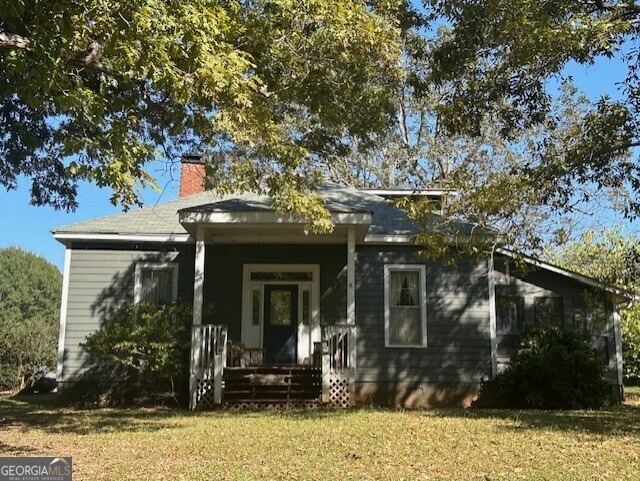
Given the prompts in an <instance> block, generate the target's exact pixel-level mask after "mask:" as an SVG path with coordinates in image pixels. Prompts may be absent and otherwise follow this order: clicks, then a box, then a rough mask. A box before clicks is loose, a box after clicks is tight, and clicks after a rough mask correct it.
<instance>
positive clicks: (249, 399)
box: [224, 365, 322, 405]
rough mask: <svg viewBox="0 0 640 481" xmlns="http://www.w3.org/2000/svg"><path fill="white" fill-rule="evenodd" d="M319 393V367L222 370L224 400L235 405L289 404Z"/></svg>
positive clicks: (320, 388) (320, 377)
mask: <svg viewBox="0 0 640 481" xmlns="http://www.w3.org/2000/svg"><path fill="white" fill-rule="evenodd" d="M321 396H322V369H320V368H317V367H311V366H296V365H287V366H283V365H280V366H251V367H244V368H243V367H231V368H226V369H225V371H224V402H225V404H238V405H273V404H274V403H275V404H278V403H280V404H282V405H290V404H291V403H295V404H299V403H304V402H316V401H318V400H319V399H320V398H321Z"/></svg>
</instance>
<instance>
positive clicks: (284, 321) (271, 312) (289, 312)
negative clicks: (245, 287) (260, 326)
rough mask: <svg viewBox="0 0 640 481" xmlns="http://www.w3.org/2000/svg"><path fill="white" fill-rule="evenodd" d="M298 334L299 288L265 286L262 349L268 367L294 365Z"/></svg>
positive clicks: (292, 286)
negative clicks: (272, 365) (270, 365)
mask: <svg viewBox="0 0 640 481" xmlns="http://www.w3.org/2000/svg"><path fill="white" fill-rule="evenodd" d="M297 331H298V286H297V285H273V284H272V285H265V286H264V337H263V339H264V340H263V347H264V348H265V349H266V350H267V352H266V353H265V356H266V362H267V363H268V364H295V363H296V354H297V353H296V347H297Z"/></svg>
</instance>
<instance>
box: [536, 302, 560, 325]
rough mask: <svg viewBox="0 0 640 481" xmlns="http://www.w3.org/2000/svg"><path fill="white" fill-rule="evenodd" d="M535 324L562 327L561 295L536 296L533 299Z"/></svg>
mask: <svg viewBox="0 0 640 481" xmlns="http://www.w3.org/2000/svg"><path fill="white" fill-rule="evenodd" d="M534 307H535V316H536V326H539V327H559V328H560V329H562V328H563V327H564V304H563V302H562V297H536V298H535V301H534Z"/></svg>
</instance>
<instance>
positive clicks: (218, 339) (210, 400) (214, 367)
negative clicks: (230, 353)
mask: <svg viewBox="0 0 640 481" xmlns="http://www.w3.org/2000/svg"><path fill="white" fill-rule="evenodd" d="M226 362H227V326H224V325H214V324H197V325H193V326H192V328H191V368H190V376H189V392H190V400H189V409H191V410H196V409H199V408H203V407H204V408H207V407H213V405H215V404H221V403H222V376H223V373H224V368H225V365H226Z"/></svg>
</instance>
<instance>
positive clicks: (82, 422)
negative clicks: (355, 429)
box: [0, 396, 640, 452]
mask: <svg viewBox="0 0 640 481" xmlns="http://www.w3.org/2000/svg"><path fill="white" fill-rule="evenodd" d="M359 413H371V414H381V413H398V415H408V416H418V417H420V416H424V417H425V418H430V417H433V418H459V419H467V420H469V421H471V422H473V421H474V420H496V421H506V423H502V425H501V427H502V429H505V430H513V431H519V432H523V433H524V432H526V431H527V430H541V431H563V432H570V433H576V434H578V433H582V434H593V435H603V436H632V437H640V406H636V405H622V406H617V407H615V408H613V409H610V410H603V411H526V410H523V411H516V410H497V409H495V410H492V409H460V408H456V409H429V410H407V411H405V410H396V409H385V408H376V407H362V408H357V409H317V410H304V409H300V410H298V409H294V410H286V409H285V410H274V411H213V412H197V413H191V412H188V411H182V410H170V409H164V408H161V409H135V408H134V409H95V410H90V409H82V410H80V409H78V410H75V409H65V408H60V407H58V406H57V404H56V398H55V396H20V397H16V398H1V397H0V432H1V431H2V430H4V429H12V428H13V429H40V430H42V431H44V432H46V433H73V434H79V435H85V434H96V433H106V432H154V431H158V430H162V429H175V428H180V427H183V426H184V424H185V423H184V422H183V421H184V420H187V419H189V418H201V419H202V421H203V422H206V421H207V419H208V418H216V417H238V418H243V419H249V418H262V419H264V418H265V417H273V418H274V419H288V420H292V421H315V420H317V421H322V420H326V419H329V418H331V419H341V420H342V419H344V418H345V417H350V416H357V415H358V414H359ZM426 422H428V421H426ZM10 450H11V447H10V446H7V445H4V444H3V443H2V442H1V441H0V452H10Z"/></svg>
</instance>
